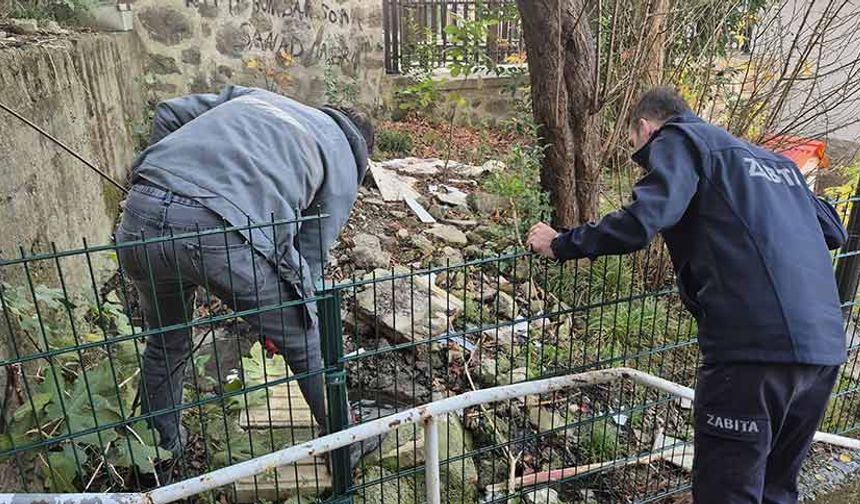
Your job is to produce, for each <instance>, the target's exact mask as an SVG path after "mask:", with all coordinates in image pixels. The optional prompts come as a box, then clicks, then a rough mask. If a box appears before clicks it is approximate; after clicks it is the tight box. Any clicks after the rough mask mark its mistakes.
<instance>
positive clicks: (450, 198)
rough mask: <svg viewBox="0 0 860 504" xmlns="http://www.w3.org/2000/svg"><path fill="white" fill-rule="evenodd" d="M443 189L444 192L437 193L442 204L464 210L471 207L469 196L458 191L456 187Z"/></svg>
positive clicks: (447, 186) (444, 186)
mask: <svg viewBox="0 0 860 504" xmlns="http://www.w3.org/2000/svg"><path fill="white" fill-rule="evenodd" d="M442 188H443V191H439V192H437V193H436V199H437V200H439V201H440V202H441V203H444V204H446V205H451V206H455V207H463V208H465V207H467V206H469V204H468V202H467V199H468V197H469V195H468V194H466V193H464V192H463V191H461V190H459V189H457V188H456V187H453V186H449V185H443V186H442Z"/></svg>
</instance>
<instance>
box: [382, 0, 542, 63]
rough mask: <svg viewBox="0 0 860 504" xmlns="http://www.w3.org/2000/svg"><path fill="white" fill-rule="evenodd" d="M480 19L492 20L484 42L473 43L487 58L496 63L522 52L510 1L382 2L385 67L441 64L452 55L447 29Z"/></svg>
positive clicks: (522, 47)
mask: <svg viewBox="0 0 860 504" xmlns="http://www.w3.org/2000/svg"><path fill="white" fill-rule="evenodd" d="M480 19H493V20H494V24H492V25H491V26H489V27H488V30H487V31H488V33H487V37H486V40H484V41H476V42H477V47H480V48H482V50H483V51H485V53H486V56H487V57H488V58H490V59H492V60H493V61H494V62H495V63H497V64H499V63H504V62H505V59H506V58H507V57H508V56H511V55H515V54H520V53H522V52H523V51H524V47H525V46H524V43H523V40H522V33H521V30H520V23H519V19H518V18H517V11H516V2H514V1H513V0H486V1H481V0H384V1H383V23H384V25H385V68H386V71H387V72H388V73H393V74H397V73H404V72H407V71H409V70H410V69H411V68H413V67H414V66H416V65H421V66H422V67H427V66H429V67H444V66H445V65H447V64H448V63H450V62H452V61H453V60H454V58H455V56H454V55H452V54H451V52H450V51H449V49H451V48H452V47H457V42H456V41H454V40H451V37H450V36H449V28H448V27H449V26H455V27H456V26H460V25H462V24H463V23H464V22H472V21H475V20H480Z"/></svg>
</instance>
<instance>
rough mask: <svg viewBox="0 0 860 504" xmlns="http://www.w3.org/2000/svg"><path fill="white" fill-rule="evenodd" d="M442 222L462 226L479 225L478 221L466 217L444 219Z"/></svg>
mask: <svg viewBox="0 0 860 504" xmlns="http://www.w3.org/2000/svg"><path fill="white" fill-rule="evenodd" d="M442 222H443V223H445V224H450V225H452V226H457V227H461V228H474V227H476V226H477V225H478V221H475V220H464V219H443V220H442Z"/></svg>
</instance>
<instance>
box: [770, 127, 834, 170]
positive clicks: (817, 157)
mask: <svg viewBox="0 0 860 504" xmlns="http://www.w3.org/2000/svg"><path fill="white" fill-rule="evenodd" d="M764 146H765V147H767V148H768V149H771V150H772V151H774V152H778V153H779V154H782V155H783V156H786V157H787V158H789V159H791V160H792V161H794V164H796V165H797V167H798V168H800V171H801V172H802V173H803V174H804V175H806V174H808V173H809V172H810V171H812V170H814V169H816V168H827V167H828V166H830V160H829V159H828V158H827V154H826V153H825V147H826V144H825V143H824V142H822V141H821V140H812V139H809V138H801V137H794V136H777V137H773V138H771V139H769V140H768V141H767V142H765V143H764Z"/></svg>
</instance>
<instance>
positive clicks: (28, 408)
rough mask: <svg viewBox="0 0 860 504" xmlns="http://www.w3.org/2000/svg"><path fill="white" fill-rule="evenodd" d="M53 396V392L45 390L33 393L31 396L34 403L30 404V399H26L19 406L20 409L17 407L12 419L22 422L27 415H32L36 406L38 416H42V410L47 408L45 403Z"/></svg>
mask: <svg viewBox="0 0 860 504" xmlns="http://www.w3.org/2000/svg"><path fill="white" fill-rule="evenodd" d="M52 397H53V396H52V395H51V394H49V393H45V392H37V393H35V394H33V395H32V396H31V397H30V399H31V400H32V405H31V404H30V401H25V402H24V404H22V405H21V406H18V409H16V410H15V413H14V414H13V415H12V421H13V422H21V421H23V420H24V419H25V418H26V417H27V415H30V416H31V417H32V415H33V409H34V408H35V412H36V417H37V418H41V413H42V410H43V409H45V405H47V404H48V403H49V402H50V401H51V398H52Z"/></svg>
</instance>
